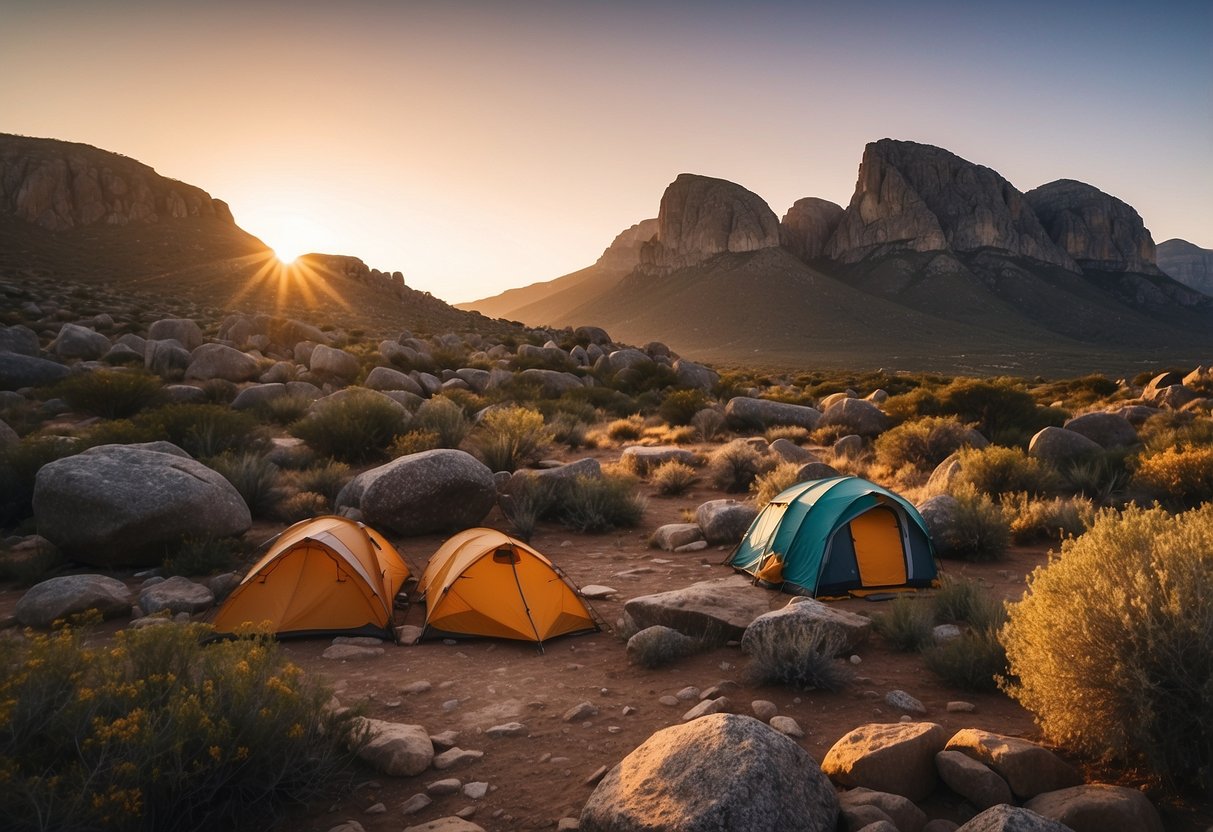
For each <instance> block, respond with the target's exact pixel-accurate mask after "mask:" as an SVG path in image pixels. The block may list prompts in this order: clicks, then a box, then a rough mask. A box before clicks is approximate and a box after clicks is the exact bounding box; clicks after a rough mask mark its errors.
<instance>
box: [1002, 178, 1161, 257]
mask: <svg viewBox="0 0 1213 832" xmlns="http://www.w3.org/2000/svg"><path fill="white" fill-rule="evenodd" d="M1023 198H1024V199H1025V200H1027V202H1028V204H1029V205H1031V206H1032V210H1033V211H1035V212H1036V216H1037V218H1038V219H1039V220H1040V223H1041V225H1043V226H1044V229H1045V231H1047V232H1048V233H1049V236H1050V237H1052V238H1053V240H1054V241H1055V242H1056V243H1057V244H1058V245H1059V246H1061V247H1062V248H1063V249H1065V251H1066V253H1067V254H1069V255H1070V257H1072V258H1073V259H1074V262H1076V263H1077V264H1078V265H1079V266H1080V267H1081V268H1083V269H1093V270H1096V271H1104V272H1137V273H1139V274H1160V272H1159V269H1158V266H1157V265H1155V262H1154V259H1155V254H1154V238H1153V237H1151V236H1150V231H1149V229H1147V228H1146V225H1145V223H1144V222H1142V219H1141V216H1140V215H1139V214H1138V213H1137V212H1136V211H1135V210H1133V208H1132V207H1131V206H1129V205H1127V204H1125V203H1124V202H1121V201H1120V200H1119V199H1117V198H1116V197H1114V196H1109V195H1108V194H1105V193H1104V192H1103V191H1101V190H1099V189H1098V188H1095V187H1093V186H1091V185H1088V184H1086V183H1085V182H1076V181H1074V180H1073V179H1058V180H1057V181H1056V182H1050V183H1048V184H1047V185H1041V186H1040V187H1039V188H1034V189H1033V190H1030V191H1028V192H1027V193H1026V194H1024V195H1023Z"/></svg>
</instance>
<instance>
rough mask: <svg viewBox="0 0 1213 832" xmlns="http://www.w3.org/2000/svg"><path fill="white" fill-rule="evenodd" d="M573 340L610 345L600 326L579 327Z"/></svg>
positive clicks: (607, 336)
mask: <svg viewBox="0 0 1213 832" xmlns="http://www.w3.org/2000/svg"><path fill="white" fill-rule="evenodd" d="M645 222H646V223H653V222H654V221H653V220H646V221H645ZM644 224H645V223H639V224H638V225H634V226H632V227H633V228H640V226H642V225H644ZM648 227H654V226H652V225H650V226H648ZM625 233H626V232H625ZM621 236H622V235H621ZM650 236H651V235H650ZM646 239H647V238H646ZM573 338H574V339H575V340H576V341H577V343H579V344H585V345H586V346H589V345H590V344H597V345H599V346H607V345H609V344H611V343H612V341H611V336H610V335H608V334H607V331H606V330H605V329H603V328H602V327H600V326H579V327H577V328H576V329H574V330H573Z"/></svg>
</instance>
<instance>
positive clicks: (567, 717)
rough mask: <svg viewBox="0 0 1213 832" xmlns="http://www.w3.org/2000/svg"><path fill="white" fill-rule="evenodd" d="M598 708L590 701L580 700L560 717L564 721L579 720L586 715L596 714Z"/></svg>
mask: <svg viewBox="0 0 1213 832" xmlns="http://www.w3.org/2000/svg"><path fill="white" fill-rule="evenodd" d="M597 715H598V709H597V708H596V707H594V705H593V704H592V703H590V702H582V703H581V704H579V705H574V706H573V707H571V708H569V709H568V710H567V711H565V712H564V716H563V717H561V719H563V720H564V721H565V722H580V721H582V720H584V719H586V718H587V717H591V716H597Z"/></svg>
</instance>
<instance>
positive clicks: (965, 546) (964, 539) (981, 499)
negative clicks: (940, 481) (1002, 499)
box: [933, 484, 1011, 561]
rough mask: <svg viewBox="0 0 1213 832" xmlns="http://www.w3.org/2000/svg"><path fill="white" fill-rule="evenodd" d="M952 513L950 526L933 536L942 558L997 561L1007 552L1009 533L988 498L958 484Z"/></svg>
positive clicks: (998, 511)
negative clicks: (953, 512) (954, 509)
mask: <svg viewBox="0 0 1213 832" xmlns="http://www.w3.org/2000/svg"><path fill="white" fill-rule="evenodd" d="M952 497H953V498H954V499H955V500H956V511H955V515H954V517H953V518H952V522H951V523H949V524H947V526H946V527H945V528H943V529H940V530H937V531H936V533H935V534H934V536H933V537H934V541H935V548H936V550H937V551H938V552H939V553H940V554H941V555H943V556H946V557H956V558H962V559H963V560H970V561H985V560H998V559H999V558H1000V557H1002V555H1003V553H1004V552H1006V550H1007V545H1008V544H1009V543H1010V539H1011V530H1010V528H1009V526H1008V525H1007V521H1006V518H1005V517H1004V516H1003V513H1002V509H1000V508H999V507H998V506H997V505H995V504H994V501H993V500H991V499H990V498H989V496H988V495H986V494H982V493H981V492H979V491H977V490H976V489H974V488H973V487H972V486H971V485H965V484H961V485H959V486H958V487H956V488H955V489H953V491H952Z"/></svg>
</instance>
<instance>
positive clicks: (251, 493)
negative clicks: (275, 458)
mask: <svg viewBox="0 0 1213 832" xmlns="http://www.w3.org/2000/svg"><path fill="white" fill-rule="evenodd" d="M206 464H207V466H208V467H210V468H213V469H214V470H215V471H218V472H219V473H220V474H222V475H223V476H224V478H225V479H227V481H228V482H230V483H231V484H232V486H233V487H234V488H235V489H236V490H237V491H238V492H240V496H241V497H243V498H244V502H245V504H246V505H247V506H248V507H249V511H250V512H251V513H252V515H253V517H257V518H263V519H264V518H270V517H273V516H274V515H275V512H276V511H277V509H278V504H279V503H280V502H281V501H282V499H283V498H284V497H285V496H286V492H285V491H284V489H283V488H282V471H281V470H280V469H279V468H278V466H277V465H275V464H274V463H272V462H270V461H269V460H268V459H266V458H265V457H264V456H262V455H261V454H257V453H242V454H224V455H222V456H217V457H214V458H213V459H208V460H206Z"/></svg>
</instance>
